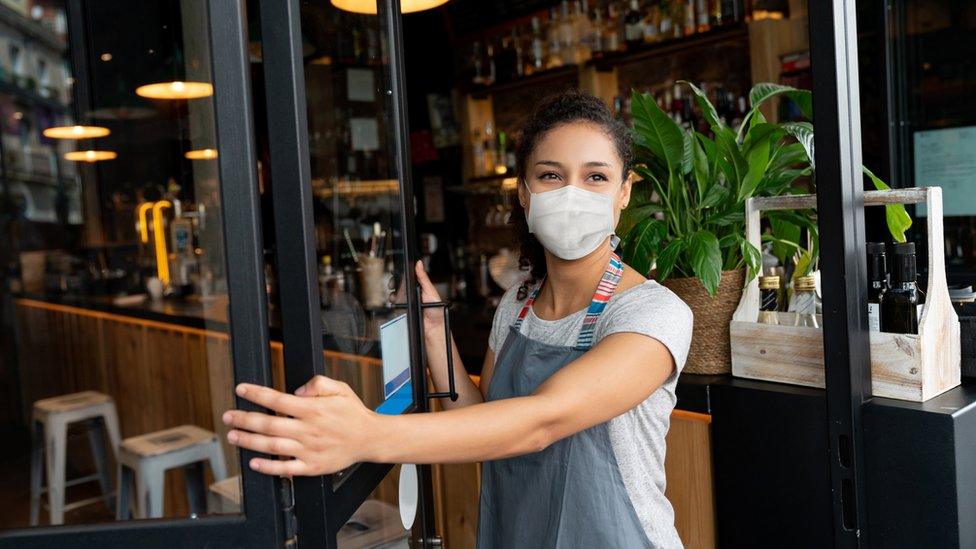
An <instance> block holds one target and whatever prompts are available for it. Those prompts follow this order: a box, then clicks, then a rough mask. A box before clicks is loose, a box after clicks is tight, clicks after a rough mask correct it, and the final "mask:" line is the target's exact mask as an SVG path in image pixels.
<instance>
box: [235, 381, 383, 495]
mask: <svg viewBox="0 0 976 549" xmlns="http://www.w3.org/2000/svg"><path fill="white" fill-rule="evenodd" d="M237 395H238V396H240V397H241V398H245V399H247V400H250V401H251V402H253V403H255V404H257V405H259V406H263V407H265V408H268V409H270V410H273V411H276V412H279V413H282V414H286V415H288V416H291V417H280V416H273V415H269V414H263V413H260V412H244V411H241V410H228V411H227V412H224V416H223V420H224V423H226V424H227V425H230V426H231V427H234V429H232V430H231V431H230V432H228V433H227V440H228V442H230V443H231V444H234V445H235V446H240V447H242V448H247V449H249V450H254V451H256V452H262V453H265V454H272V455H278V456H287V457H290V458H292V459H288V460H276V459H263V458H254V459H252V460H251V461H250V466H251V468H252V469H254V470H255V471H259V472H261V473H266V474H269V475H284V476H316V475H326V474H330V473H335V472H336V471H341V470H342V469H345V468H346V467H348V466H350V465H352V464H354V463H358V462H360V461H375V459H373V456H372V455H371V450H373V449H375V447H376V444H377V443H378V442H379V439H380V438H381V437H377V436H376V433H377V429H378V428H379V423H380V422H381V421H382V416H380V415H379V414H377V413H375V412H373V411H372V410H369V409H368V408H366V406H364V405H363V402H362V400H360V399H359V397H358V396H357V395H356V394H355V393H354V392H353V390H352V389H350V388H349V386H348V385H346V384H345V383H342V382H341V381H336V380H334V379H330V378H328V377H325V376H315V377H313V378H312V379H311V380H310V381H309V382H308V383H306V384H305V385H303V386H302V387H300V388H299V389H298V390H297V391H295V395H289V394H287V393H282V392H280V391H276V390H274V389H271V388H269V387H262V386H260V385H251V384H249V383H242V384H240V385H238V386H237Z"/></svg>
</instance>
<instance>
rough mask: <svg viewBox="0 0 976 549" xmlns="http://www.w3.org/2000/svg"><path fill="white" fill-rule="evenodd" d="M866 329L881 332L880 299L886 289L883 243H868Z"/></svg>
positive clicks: (886, 271)
mask: <svg viewBox="0 0 976 549" xmlns="http://www.w3.org/2000/svg"><path fill="white" fill-rule="evenodd" d="M867 248H868V329H869V330H871V331H872V332H879V331H881V299H882V297H883V296H884V293H885V291H886V290H887V289H888V262H887V257H886V256H885V245H884V242H868V246H867Z"/></svg>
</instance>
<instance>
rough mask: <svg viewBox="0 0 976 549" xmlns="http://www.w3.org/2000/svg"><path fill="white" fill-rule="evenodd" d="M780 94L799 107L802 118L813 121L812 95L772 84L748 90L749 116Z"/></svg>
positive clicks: (763, 84) (764, 84)
mask: <svg viewBox="0 0 976 549" xmlns="http://www.w3.org/2000/svg"><path fill="white" fill-rule="evenodd" d="M780 94H786V96H787V97H789V98H790V99H791V100H793V102H794V103H796V104H797V106H799V107H800V112H802V113H803V116H805V117H807V118H809V119H810V120H813V94H812V93H810V91H809V90H801V89H797V88H794V87H792V86H784V85H782V84H774V83H772V82H761V83H759V84H756V85H755V86H753V87H752V89H751V90H749V105H750V106H751V107H752V110H751V111H750V112H749V115H752V113H753V112H755V111H758V110H759V107H760V106H761V105H762V104H763V103H765V102H766V101H768V100H769V99H771V98H773V97H775V96H777V95H780Z"/></svg>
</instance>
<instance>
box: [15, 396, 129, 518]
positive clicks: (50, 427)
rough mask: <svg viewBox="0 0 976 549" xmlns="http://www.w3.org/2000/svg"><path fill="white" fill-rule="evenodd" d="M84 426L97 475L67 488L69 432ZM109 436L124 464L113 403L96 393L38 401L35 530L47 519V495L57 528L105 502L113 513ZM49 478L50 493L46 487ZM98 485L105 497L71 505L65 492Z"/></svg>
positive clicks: (33, 450) (69, 483) (34, 440)
mask: <svg viewBox="0 0 976 549" xmlns="http://www.w3.org/2000/svg"><path fill="white" fill-rule="evenodd" d="M81 422H84V423H85V424H86V426H87V427H88V441H89V444H90V445H91V451H92V459H93V460H94V461H95V468H96V471H97V472H96V473H95V474H93V475H89V476H86V477H81V478H76V479H72V480H70V481H67V482H65V478H64V476H65V460H66V455H65V454H66V452H67V445H68V440H67V439H68V426H69V425H70V424H72V423H81ZM106 431H107V432H108V437H109V441H110V443H111V449H112V454H113V456H114V457H115V458H116V460H118V447H119V419H118V414H117V413H116V411H115V402H114V401H113V400H112V397H110V396H108V395H106V394H103V393H99V392H96V391H83V392H80V393H73V394H70V395H62V396H58V397H53V398H46V399H43V400H38V401H37V402H35V403H34V406H33V408H32V418H31V479H30V480H31V508H30V524H31V526H36V525H37V524H38V522H39V521H40V515H41V494H42V493H43V492H47V504H48V508H49V510H50V513H51V524H63V523H64V513H65V512H67V511H71V510H72V509H77V508H78V507H82V506H84V505H89V504H92V503H95V502H98V501H102V500H105V501H106V503H107V504H108V505H109V508H110V509H111V506H112V496H113V495H114V492H113V491H112V486H111V480H110V478H109V477H110V475H109V468H108V467H109V466H108V463H107V460H106V454H105V432H106ZM45 470H46V472H47V487H46V488H45V487H44V486H43V484H42V477H43V476H44V471H45ZM96 479H97V480H98V482H99V484H100V487H101V490H102V495H101V496H97V497H93V498H88V499H84V500H81V501H75V502H72V503H70V504H67V505H66V504H65V501H64V498H65V489H66V488H67V487H68V486H75V485H77V484H81V483H84V482H90V481H92V480H96Z"/></svg>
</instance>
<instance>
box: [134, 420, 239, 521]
mask: <svg viewBox="0 0 976 549" xmlns="http://www.w3.org/2000/svg"><path fill="white" fill-rule="evenodd" d="M204 463H209V464H210V470H211V471H212V472H213V477H214V480H216V481H221V480H224V479H225V478H227V465H226V463H225V462H224V452H223V448H222V447H221V444H220V440H219V439H218V438H217V435H216V434H215V433H212V432H210V431H208V430H206V429H202V428H200V427H197V426H196V425H180V426H178V427H170V428H169V429H163V430H161V431H155V432H153V433H147V434H144V435H139V436H136V437H131V438H127V439H125V440H123V441H122V443H121V444H120V445H119V469H118V482H117V484H118V487H119V488H118V500H117V504H116V518H117V519H119V520H124V519H128V518H129V513H130V509H132V510H134V511H135V515H136V517H137V518H160V517H162V516H163V492H164V491H165V483H164V480H165V476H166V471H168V470H170V469H176V468H182V469H183V470H184V476H183V479H184V484H185V486H186V491H187V498H188V499H189V503H190V510H191V512H192V513H193V514H194V515H198V514H203V513H204V512H206V497H207V496H206V488H207V487H206V485H205V484H204V475H203V464H204ZM133 484H134V485H135V493H134V494H133V493H131V490H130V488H131V487H132V485H133ZM133 496H134V498H133ZM130 499H134V500H135V505H134V506H132V505H131V503H132V502H130Z"/></svg>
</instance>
